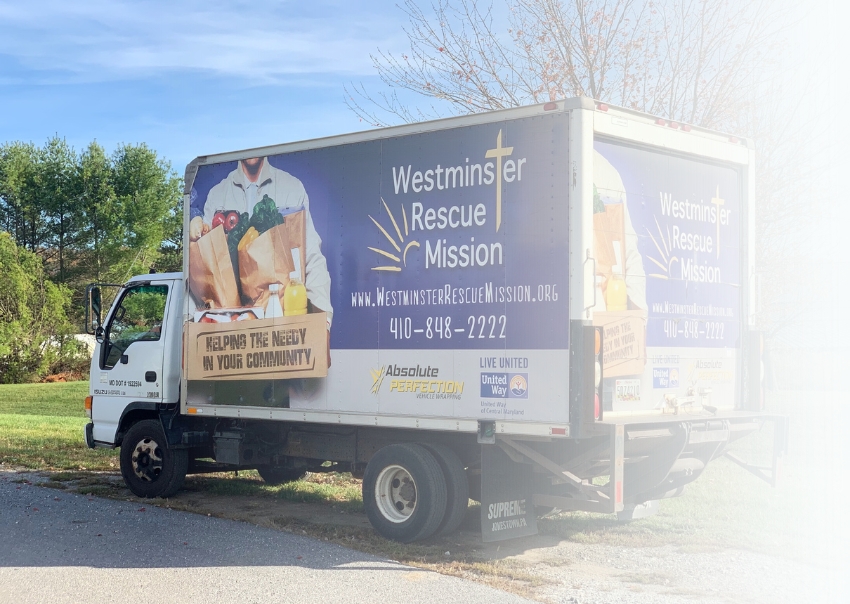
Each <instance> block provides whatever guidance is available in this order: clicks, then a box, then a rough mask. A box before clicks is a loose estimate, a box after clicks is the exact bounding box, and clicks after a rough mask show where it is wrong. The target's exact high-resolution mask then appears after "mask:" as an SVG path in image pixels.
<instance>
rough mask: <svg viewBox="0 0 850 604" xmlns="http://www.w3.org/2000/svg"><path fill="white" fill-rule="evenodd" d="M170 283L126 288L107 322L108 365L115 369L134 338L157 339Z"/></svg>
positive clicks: (139, 340) (104, 363) (106, 365)
mask: <svg viewBox="0 0 850 604" xmlns="http://www.w3.org/2000/svg"><path fill="white" fill-rule="evenodd" d="M167 298H168V286H166V285H140V286H137V287H131V288H129V289H127V290H126V291H125V292H124V295H123V296H122V298H121V302H120V303H119V305H118V307H117V308H116V309H115V312H114V313H113V315H112V319H111V320H110V322H109V325H107V326H106V341H105V344H106V345H105V346H104V349H105V354H104V361H103V368H104V369H112V368H113V367H115V364H116V363H118V361H119V360H121V356H122V355H123V354H124V351H126V350H127V348H129V346H130V345H131V344H133V343H134V342H155V341H157V340H159V338H160V334H161V331H162V321H163V318H164V317H165V301H166V300H167Z"/></svg>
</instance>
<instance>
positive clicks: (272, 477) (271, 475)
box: [257, 466, 307, 486]
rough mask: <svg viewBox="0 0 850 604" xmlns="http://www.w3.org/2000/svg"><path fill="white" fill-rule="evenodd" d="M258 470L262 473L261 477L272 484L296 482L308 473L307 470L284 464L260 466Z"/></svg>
mask: <svg viewBox="0 0 850 604" xmlns="http://www.w3.org/2000/svg"><path fill="white" fill-rule="evenodd" d="M257 472H258V473H259V474H260V478H262V479H263V481H264V482H265V483H266V484H268V485H271V486H275V485H279V484H286V483H288V482H295V481H296V480H301V479H302V478H304V476H306V475H307V470H294V469H292V468H284V467H282V466H258V467H257Z"/></svg>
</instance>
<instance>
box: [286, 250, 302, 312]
mask: <svg viewBox="0 0 850 604" xmlns="http://www.w3.org/2000/svg"><path fill="white" fill-rule="evenodd" d="M292 260H293V261H294V262H295V270H294V271H292V272H291V273H289V283H288V284H287V286H286V289H284V290H283V315H284V316H285V317H293V316H296V315H306V314H307V288H306V287H304V284H303V283H302V282H301V250H299V249H298V248H292Z"/></svg>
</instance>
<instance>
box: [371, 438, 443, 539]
mask: <svg viewBox="0 0 850 604" xmlns="http://www.w3.org/2000/svg"><path fill="white" fill-rule="evenodd" d="M363 507H364V508H365V509H366V516H367V517H368V518H369V522H371V523H372V526H373V527H375V530H376V531H378V533H379V534H380V535H381V536H382V537H385V538H387V539H392V540H393V541H400V542H402V543H411V542H412V541H420V540H422V539H427V538H428V537H430V536H431V535H433V534H434V532H435V531H436V530H437V529H438V528H439V526H440V523H441V522H442V520H443V517H444V516H445V512H446V479H445V478H444V477H443V471H442V470H441V469H440V464H439V463H437V460H436V459H434V456H433V455H431V453H429V452H428V450H427V449H425V448H424V447H421V446H419V445H414V444H408V443H405V444H396V445H388V446H386V447H384V448H383V449H380V450H379V451H378V452H377V453H375V455H374V456H372V459H370V460H369V463H368V465H367V466H366V471H365V472H364V473H363Z"/></svg>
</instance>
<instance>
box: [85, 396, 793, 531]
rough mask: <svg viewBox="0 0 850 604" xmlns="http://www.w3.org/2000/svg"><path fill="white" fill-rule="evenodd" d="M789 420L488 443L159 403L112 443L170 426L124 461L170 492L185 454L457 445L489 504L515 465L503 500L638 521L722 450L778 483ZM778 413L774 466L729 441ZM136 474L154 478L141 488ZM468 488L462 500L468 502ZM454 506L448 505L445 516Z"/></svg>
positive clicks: (502, 438) (270, 472)
mask: <svg viewBox="0 0 850 604" xmlns="http://www.w3.org/2000/svg"><path fill="white" fill-rule="evenodd" d="M786 419H787V418H784V417H779V416H770V415H765V414H762V413H745V412H729V413H718V414H716V415H712V414H709V413H704V414H703V415H700V416H684V417H683V416H676V415H668V416H660V417H659V416H655V417H645V418H622V419H618V420H606V421H602V422H597V423H595V424H594V425H593V428H592V431H591V432H590V433H588V434H587V435H586V437H585V438H581V439H561V438H559V439H552V438H549V439H547V438H542V437H536V438H533V439H529V438H527V437H517V436H507V435H495V437H494V439H493V440H494V441H495V442H493V443H486V444H482V443H481V442H480V440H481V439H480V438H479V437H477V436H476V435H475V434H469V433H453V432H440V431H428V432H426V433H423V432H422V431H417V430H405V429H388V428H370V427H360V426H338V425H333V424H314V423H291V422H268V421H258V420H242V419H238V418H209V417H208V418H197V417H190V416H186V415H181V414H180V413H179V409H178V407H177V406H176V405H159V406H149V407H148V408H140V407H137V408H135V409H131V410H130V411H129V412H128V413H127V414H126V417H125V418H123V419H122V422H121V427H120V428H119V431H118V434H117V438H116V442H115V446H120V447H122V449H128V450H130V449H129V448H128V444H129V443H128V442H127V438H128V435H129V437H130V439H131V440H133V438H134V437H133V434H132V433H131V432H130V431H131V430H132V429H133V427H134V426H138V425H139V424H140V423H141V422H144V421H145V420H153V422H154V423H155V424H158V425H160V426H161V430H162V436H163V438H164V439H165V441H166V442H165V443H157V442H154V445H150V444H149V443H148V444H147V445H146V444H144V441H146V440H148V439H150V436H147V435H146V436H145V438H142V439H140V440H139V439H137V440H139V442H137V443H135V448H134V449H132V450H133V451H134V452H135V455H134V456H130V460H129V461H130V464H129V465H130V468H123V467H122V470H123V471H124V472H125V478H126V475H127V474H128V473H129V472H130V471H132V472H133V473H134V474H135V475H136V477H137V478H138V479H139V480H138V481H134V480H132V479H131V480H129V481H128V484H129V485H130V487H131V489H132V490H134V492H136V494H137V495H142V496H157V495H160V496H162V495H163V494H165V495H170V494H173V493H172V492H171V491H174V492H176V489H179V486H180V485H182V480H179V481H178V482H179V483H180V484H179V485H178V484H177V483H176V482H172V483H171V484H165V482H164V481H162V480H161V474H162V475H163V476H166V475H168V476H170V474H171V473H172V470H171V469H170V468H169V467H168V466H169V463H170V462H169V460H168V458H169V457H173V456H175V455H177V456H184V457H185V461H183V462H178V465H179V464H180V463H184V464H185V470H183V471H184V472H185V473H186V474H200V473H211V472H223V471H234V470H250V469H256V470H258V471H259V473H260V475H261V477H263V479H264V480H266V481H267V482H269V483H271V484H280V483H285V482H290V481H293V480H297V479H299V478H301V477H303V476H304V475H305V474H306V473H307V472H314V473H319V472H351V474H352V475H353V476H354V477H356V478H364V474H366V470H367V468H368V466H369V463H370V461H372V460H373V459H374V458H375V456H376V455H377V454H378V453H379V452H380V451H382V450H385V449H387V448H388V447H393V446H399V445H402V446H404V445H414V446H424V447H426V448H428V449H430V450H434V449H436V450H439V451H442V452H445V451H449V452H450V453H448V454H447V455H449V456H451V457H452V459H454V460H456V461H455V462H454V463H455V464H459V466H458V467H457V468H454V473H455V475H457V473H458V472H462V473H463V476H464V478H463V480H464V482H465V484H464V485H462V487H460V486H458V485H454V486H455V488H456V489H459V490H461V491H462V492H464V493H466V494H467V497H468V498H469V499H472V500H475V501H480V502H482V504H488V503H489V501H490V499H492V498H490V499H488V498H487V497H486V496H483V495H482V493H486V492H487V487H486V485H487V484H488V482H490V481H493V480H494V477H493V476H491V474H504V473H506V472H507V474H508V475H509V478H510V479H511V482H513V483H514V484H515V486H516V488H515V492H514V493H513V494H508V495H504V496H503V497H502V498H508V500H512V499H510V497H515V498H516V499H515V500H522V501H529V502H530V503H532V504H533V509H536V510H537V511H538V512H540V511H543V512H547V511H550V510H552V509H558V510H563V511H569V510H580V511H586V512H598V513H616V514H617V516H618V518H619V519H621V520H631V519H635V518H640V517H643V516H647V515H650V514H652V513H654V512H655V511H656V510H657V501H658V500H660V499H665V498H669V497H676V496H678V495H680V494H682V492H683V491H684V488H685V486H686V485H687V484H688V483H690V482H692V481H694V480H696V479H697V478H698V477H699V476H700V475H701V474H702V472H703V471H704V470H705V468H706V466H707V465H708V463H709V462H711V461H713V460H715V459H717V458H719V457H721V456H724V455H727V456H728V457H730V458H731V459H732V460H733V461H734V462H735V463H738V464H740V465H742V466H744V467H745V468H746V469H748V470H749V471H751V472H753V473H754V474H756V475H757V476H759V477H760V478H762V479H764V480H766V481H767V482H769V483H771V484H775V480H776V475H777V467H778V464H779V461H780V459H781V458H782V456H783V455H784V453H785V449H786V430H787V426H786ZM769 423H770V424H773V430H774V433H773V440H774V447H773V462H772V464H771V466H769V467H756V466H752V465H750V464H748V463H747V462H744V461H743V460H740V459H738V458H737V457H735V456H734V455H733V454H731V453H728V451H727V449H728V447H729V445H731V444H732V443H734V442H735V441H737V440H739V439H741V438H743V437H745V436H747V435H750V434H752V433H754V432H756V431H758V430H761V429H763V428H764V427H765V426H766V424H769ZM87 440H88V442H89V445H90V446H95V445H96V443H95V442H94V441H93V440H91V437H90V435H89V436H87ZM153 440H154V441H155V440H156V438H154V439H153ZM163 445H164V446H163ZM494 449H497V450H498V451H499V452H500V453H499V454H500V455H501V459H502V460H503V461H500V462H498V463H495V464H494V463H490V464H489V465H488V464H486V463H482V460H483V458H485V457H486V456H487V452H488V451H492V450H494ZM154 451H158V453H156V454H155V453H154ZM178 452H179V453H178ZM507 460H510V461H507ZM444 470H445V469H444ZM177 471H181V470H180V468H178V470H177ZM444 473H446V472H445V471H444ZM522 477H530V478H529V479H528V480H523V479H522ZM134 483H142V484H143V485H144V487H145V488H142V489H141V490H139V491H138V492H137V491H136V489H133V484H134ZM144 483H148V484H144ZM155 485H158V486H157V487H156V488H154V489H151V488H150V487H154V486H155ZM366 486H367V485H366V484H364V488H366ZM163 489H166V490H167V491H169V492H164V491H163ZM373 489H374V486H373ZM412 497H414V498H415V494H414V495H413V496H412ZM467 497H464V498H463V499H464V501H463V504H462V507H463V510H464V512H465V509H466V498H467ZM449 503H450V502H449ZM367 507H368V504H367ZM449 507H450V506H449ZM482 507H484V506H482ZM529 508H532V506H529ZM450 512H451V510H450V509H447V510H446V512H444V514H449V513H450ZM529 513H533V512H529ZM455 515H458V512H457V511H455ZM482 521H483V519H482ZM483 523H484V521H483ZM514 536H515V535H514ZM410 537H411V536H410V535H407V534H404V535H402V537H401V539H400V540H403V541H408V540H413V539H411V538H410ZM416 538H417V539H422V538H424V537H423V536H416ZM493 540H495V539H493Z"/></svg>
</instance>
